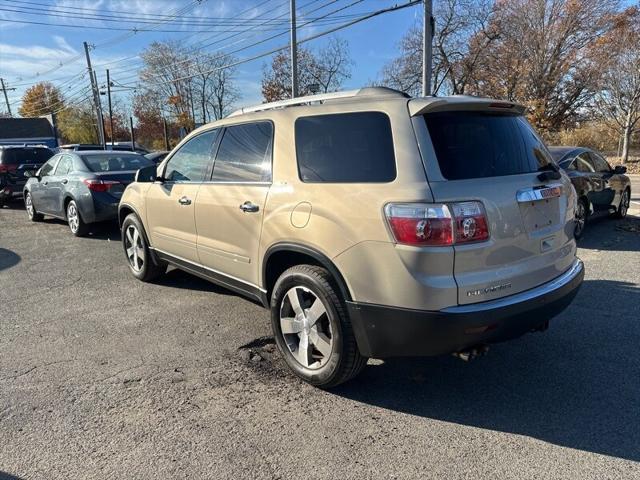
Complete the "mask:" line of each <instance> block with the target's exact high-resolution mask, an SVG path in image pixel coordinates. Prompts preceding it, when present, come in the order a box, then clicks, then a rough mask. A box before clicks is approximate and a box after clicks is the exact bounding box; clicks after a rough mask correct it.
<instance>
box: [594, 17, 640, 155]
mask: <svg viewBox="0 0 640 480" xmlns="http://www.w3.org/2000/svg"><path fill="white" fill-rule="evenodd" d="M604 42H605V43H606V44H607V46H608V48H607V51H608V52H609V53H610V55H608V57H607V58H608V60H606V63H605V65H606V69H605V74H604V77H603V81H602V90H601V91H600V92H599V94H598V96H597V100H596V106H597V112H598V113H599V115H600V116H601V117H602V119H603V120H604V121H605V122H607V124H609V125H610V126H612V127H613V129H614V130H615V131H616V132H617V133H618V134H619V135H620V136H621V137H622V163H623V164H624V163H626V162H627V160H628V158H629V146H630V142H631V136H632V135H633V133H634V132H635V131H636V129H637V128H638V127H640V10H639V9H638V7H632V8H629V9H627V10H626V11H625V12H623V13H622V14H621V15H620V17H619V20H618V22H617V23H616V28H614V29H613V30H612V31H611V34H610V35H609V36H608V37H607V38H606V39H604Z"/></svg>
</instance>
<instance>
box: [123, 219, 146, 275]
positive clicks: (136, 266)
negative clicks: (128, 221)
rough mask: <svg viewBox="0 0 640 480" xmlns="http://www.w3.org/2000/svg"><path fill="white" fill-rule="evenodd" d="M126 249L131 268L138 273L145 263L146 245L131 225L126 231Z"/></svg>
mask: <svg viewBox="0 0 640 480" xmlns="http://www.w3.org/2000/svg"><path fill="white" fill-rule="evenodd" d="M124 248H125V250H126V252H127V259H128V260H129V265H130V266H131V268H133V270H134V271H136V272H139V271H140V270H142V266H143V265H144V261H145V254H144V244H143V243H142V236H141V235H140V232H138V229H137V228H136V227H135V225H129V226H128V227H127V230H126V231H125V239H124Z"/></svg>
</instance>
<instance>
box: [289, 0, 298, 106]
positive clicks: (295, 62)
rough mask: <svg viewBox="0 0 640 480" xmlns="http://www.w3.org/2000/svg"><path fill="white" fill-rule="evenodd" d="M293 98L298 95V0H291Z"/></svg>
mask: <svg viewBox="0 0 640 480" xmlns="http://www.w3.org/2000/svg"><path fill="white" fill-rule="evenodd" d="M290 8H291V98H296V97H297V96H298V45H297V40H296V27H297V25H296V0H291V7H290Z"/></svg>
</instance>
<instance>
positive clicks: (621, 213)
mask: <svg viewBox="0 0 640 480" xmlns="http://www.w3.org/2000/svg"><path fill="white" fill-rule="evenodd" d="M630 203H631V190H629V189H628V188H626V189H625V190H624V192H622V196H621V197H620V205H618V209H617V210H616V211H615V213H614V214H613V216H614V217H615V218H626V216H627V212H628V211H629V204H630Z"/></svg>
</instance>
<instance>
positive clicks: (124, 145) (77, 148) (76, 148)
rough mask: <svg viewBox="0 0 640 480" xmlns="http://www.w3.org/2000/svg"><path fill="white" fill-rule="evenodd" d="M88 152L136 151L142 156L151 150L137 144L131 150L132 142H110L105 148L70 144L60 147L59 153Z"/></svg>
mask: <svg viewBox="0 0 640 480" xmlns="http://www.w3.org/2000/svg"><path fill="white" fill-rule="evenodd" d="M87 150H109V151H118V152H131V151H135V152H137V153H141V154H143V155H144V154H147V153H149V150H147V149H146V148H144V147H142V146H141V145H139V144H138V143H136V146H135V149H134V150H132V149H131V142H114V144H113V145H111V142H108V143H107V144H106V145H105V146H104V147H103V146H102V145H100V144H94V143H69V144H67V145H61V146H60V147H58V152H61V153H62V152H82V151H87Z"/></svg>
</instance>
